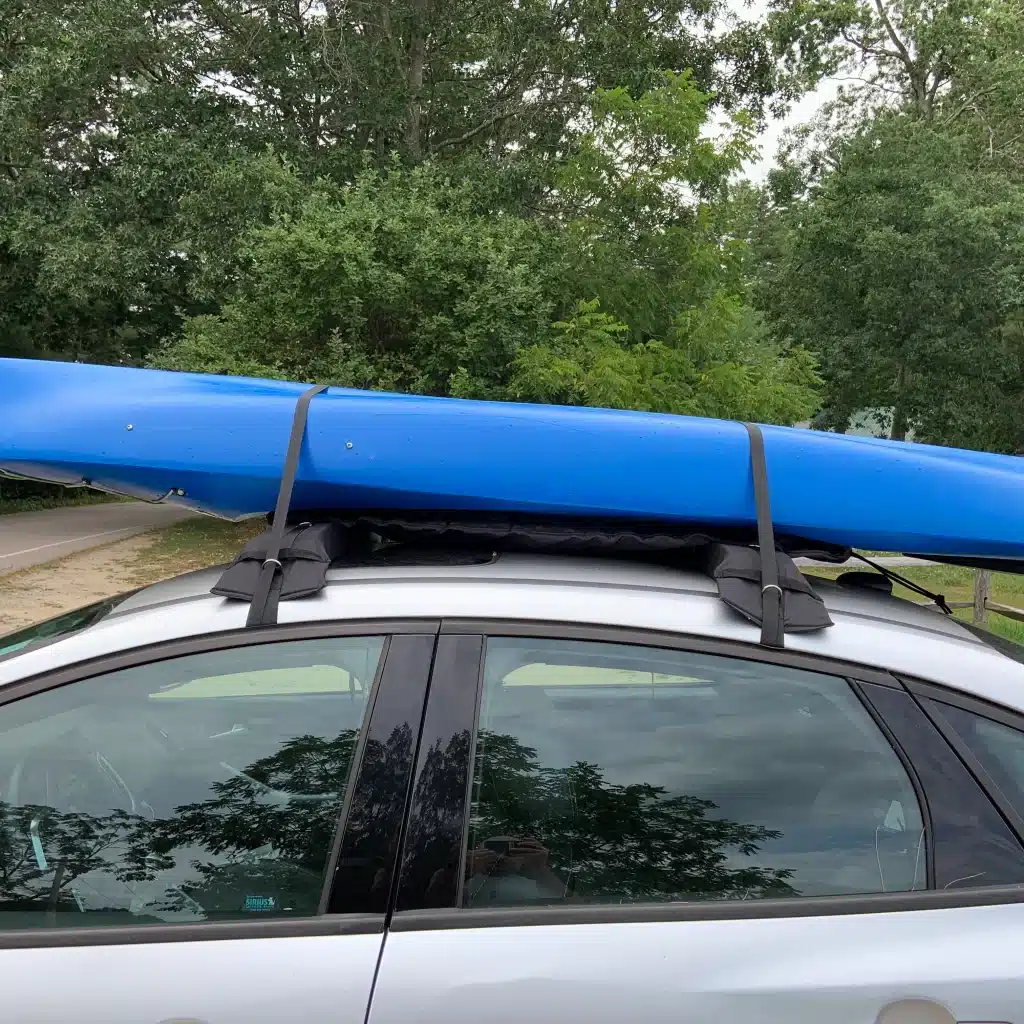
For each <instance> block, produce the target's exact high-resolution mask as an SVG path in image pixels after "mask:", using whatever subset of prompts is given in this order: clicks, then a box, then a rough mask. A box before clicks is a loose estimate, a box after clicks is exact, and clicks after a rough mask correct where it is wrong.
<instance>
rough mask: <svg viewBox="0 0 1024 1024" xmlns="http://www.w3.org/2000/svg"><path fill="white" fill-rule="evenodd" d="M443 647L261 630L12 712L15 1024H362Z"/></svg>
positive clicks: (1, 961) (5, 802)
mask: <svg viewBox="0 0 1024 1024" xmlns="http://www.w3.org/2000/svg"><path fill="white" fill-rule="evenodd" d="M436 628H437V624H436V623H433V624H431V623H418V624H416V623H414V624H412V625H407V626H401V627H396V626H394V625H393V624H387V623H384V624H379V625H378V626H376V627H375V626H373V625H366V624H361V625H359V626H354V627H353V626H345V625H337V624H319V625H313V626H305V627H282V628H275V629H269V630H260V631H258V632H253V631H249V632H241V633H238V634H232V635H227V636H219V637H216V638H205V639H202V640H194V641H187V642H179V643H174V644H167V645H162V646H159V647H155V648H152V649H149V650H147V651H144V652H135V653H132V654H130V655H126V656H121V657H114V658H111V659H107V660H105V661H103V662H99V663H94V664H92V665H89V666H84V667H80V668H77V669H73V670H67V671H61V672H60V673H57V674H55V675H51V676H48V677H43V678H36V679H33V680H30V681H28V682H24V683H16V684H12V685H11V686H9V687H6V688H4V689H3V690H2V691H0V702H2V703H0V809H2V815H0V977H2V980H3V988H4V1005H5V1008H6V1015H7V1016H8V1018H9V1019H11V1020H16V1021H18V1022H19V1024H42V1022H44V1021H45V1022H52V1021H57V1020H69V1021H70V1020H75V1021H78V1022H82V1024H85V1022H88V1024H100V1022H102V1024H129V1022H131V1024H141V1022H146V1021H151V1022H153V1024H157V1022H169V1021H175V1022H179V1024H180V1022H203V1024H281V1022H282V1021H289V1020H301V1021H303V1022H304V1024H363V1022H364V1021H365V1016H366V1012H367V1006H368V1002H369V996H370V991H371V988H372V984H373V978H374V973H375V970H376V967H377V963H378V960H379V956H380V951H381V945H382V942H383V935H384V920H385V911H386V909H387V901H388V896H389V893H390V891H391V888H392V878H393V876H394V871H395V866H396V864H397V857H398V849H399V847H398V843H399V837H400V833H401V825H402V821H403V818H404V815H405V811H406V800H407V796H408V788H409V784H410V781H411V778H412V771H413V767H414V747H415V741H416V737H417V736H418V731H419V727H420V724H421V718H422V712H423V704H424V699H425V693H426V685H427V681H428V679H429V671H430V665H431V659H432V657H433V648H434V643H435V633H436ZM343 822H344V827H342V824H343Z"/></svg>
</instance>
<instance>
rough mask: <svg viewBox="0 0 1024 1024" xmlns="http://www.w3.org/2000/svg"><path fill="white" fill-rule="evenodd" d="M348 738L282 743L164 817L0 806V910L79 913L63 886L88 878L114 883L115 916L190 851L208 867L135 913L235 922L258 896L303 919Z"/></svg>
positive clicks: (318, 881)
mask: <svg viewBox="0 0 1024 1024" xmlns="http://www.w3.org/2000/svg"><path fill="white" fill-rule="evenodd" d="M357 739H358V732H357V730H352V729H350V730H345V731H343V732H342V733H340V734H339V735H338V737H337V738H335V739H333V740H325V739H322V738H320V737H316V736H309V735H307V736H300V737H296V738H294V739H291V740H289V741H288V742H286V743H285V744H284V745H283V746H282V747H281V748H280V750H278V751H277V753H275V754H272V755H269V756H267V757H264V758H261V759H259V760H257V761H255V762H253V763H252V764H251V765H249V766H248V767H247V768H245V769H244V771H241V772H240V773H239V774H238V775H236V776H235V777H233V778H231V779H228V780H226V781H223V782H214V783H212V784H211V785H210V789H211V791H212V796H211V797H210V798H209V799H207V800H204V801H201V802H197V803H191V804H185V805H182V806H179V807H178V808H177V809H176V811H175V815H174V817H172V818H167V819H156V820H151V819H149V818H146V817H143V816H141V815H137V814H129V813H128V812H126V811H123V810H115V811H112V812H111V813H109V814H106V815H90V814H85V813H82V812H65V811H58V810H56V809H54V808H51V807H38V806H24V807H11V806H3V805H0V807H2V811H3V813H2V814H0V911H16V910H32V911H42V910H47V909H49V910H53V911H57V910H76V909H79V907H78V904H77V901H76V899H75V896H74V885H75V883H76V881H79V882H80V880H82V879H83V876H85V875H89V876H93V877H95V875H96V874H97V873H101V874H103V875H105V876H107V878H108V880H112V881H114V882H117V883H121V885H123V886H124V887H125V888H124V890H123V893H124V896H123V900H121V901H117V902H118V903H119V904H120V905H118V906H116V907H111V908H109V909H119V910H125V909H127V908H128V905H129V904H130V903H131V902H132V898H133V895H136V900H138V897H137V894H136V893H135V892H134V890H138V892H142V891H143V888H144V884H145V883H152V882H154V881H156V880H157V878H158V875H159V873H160V872H163V871H170V870H173V869H175V868H176V867H178V866H179V865H178V860H179V859H180V855H178V856H176V854H177V851H178V850H180V849H181V848H186V847H191V848H192V851H193V852H194V851H195V850H200V851H204V852H206V853H207V854H209V855H211V857H212V858H215V859H204V858H197V859H193V860H192V861H191V862H190V863H189V865H188V871H187V877H185V878H183V879H182V880H181V882H180V883H179V885H178V886H175V887H174V888H169V889H167V890H166V891H163V892H161V893H160V894H159V896H157V895H156V894H155V893H154V894H153V897H152V898H151V899H149V900H148V901H143V904H141V905H142V906H143V907H144V909H143V913H144V912H145V908H148V909H149V910H150V911H151V912H153V913H156V912H164V913H166V912H168V911H179V912H180V911H189V912H191V913H193V914H205V913H226V914H237V913H241V912H245V911H246V910H247V909H248V908H247V902H246V901H247V899H249V898H250V897H259V896H260V895H261V894H263V893H268V892H272V893H273V894H274V896H275V903H274V909H275V910H285V909H292V910H294V911H296V912H301V913H310V914H312V913H315V912H316V909H317V905H318V903H319V898H320V891H321V887H322V880H323V870H324V866H325V864H326V862H327V858H328V854H329V851H330V848H331V843H332V841H333V838H334V834H335V829H336V826H337V821H338V815H339V812H340V809H341V803H342V799H343V790H344V786H345V783H346V780H347V778H348V771H349V768H350V766H351V763H352V758H353V753H354V750H355V745H356V742H357ZM398 742H401V739H400V738H399V740H398ZM405 742H406V744H411V737H407V738H406V739H405ZM387 756H388V753H387V751H383V752H382V753H381V757H383V758H384V759H385V760H386V758H387ZM378 760H379V759H378V758H377V756H376V754H375V753H374V754H372V755H371V758H370V762H371V763H373V764H376V762H377V761H378ZM380 770H381V771H385V770H386V767H385V766H384V765H381V768H380ZM33 822H35V826H34V828H33ZM33 833H34V834H35V835H36V836H37V837H38V848H39V850H40V851H42V854H43V857H44V859H45V863H46V867H45V868H44V867H41V866H40V863H39V859H38V854H37V850H36V848H35V847H34V846H33V843H32V835H33ZM103 888H106V886H104V887H103ZM108 898H109V897H108ZM137 905H139V904H138V903H137ZM94 906H95V903H92V904H91V905H90V908H89V909H92V908H93V907H94ZM97 909H100V908H98V907H97Z"/></svg>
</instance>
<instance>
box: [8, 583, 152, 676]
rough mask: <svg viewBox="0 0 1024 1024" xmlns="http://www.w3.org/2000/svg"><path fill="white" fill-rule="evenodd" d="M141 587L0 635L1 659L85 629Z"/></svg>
mask: <svg viewBox="0 0 1024 1024" xmlns="http://www.w3.org/2000/svg"><path fill="white" fill-rule="evenodd" d="M135 593H137V591H134V590H133V591H130V592H129V593H127V594H121V595H119V596H118V597H112V598H110V599H109V600H106V601H100V602H98V603H97V604H91V605H87V606H86V607H85V608H76V609H75V610H74V611H73V612H67V613H66V614H64V615H58V616H57V617H56V618H54V619H48V620H47V621H46V622H40V623H37V624H36V625H34V626H29V627H28V628H27V629H20V630H18V631H17V632H16V633H8V634H7V635H6V636H0V660H2V659H3V658H5V657H7V656H10V655H14V654H17V653H18V652H20V651H23V650H26V649H27V648H29V647H38V646H41V645H42V644H45V643H52V642H53V641H54V640H60V639H62V638H63V637H66V636H70V635H71V634H72V633H78V632H81V630H83V629H86V628H88V627H89V626H92V625H94V624H95V623H97V622H99V621H100V619H103V618H105V617H106V616H107V615H109V614H110V613H111V612H112V611H113V610H114V609H115V608H116V607H117V606H118V605H119V604H122V603H123V602H125V601H127V600H128V598H129V597H132V596H133V595H134V594H135Z"/></svg>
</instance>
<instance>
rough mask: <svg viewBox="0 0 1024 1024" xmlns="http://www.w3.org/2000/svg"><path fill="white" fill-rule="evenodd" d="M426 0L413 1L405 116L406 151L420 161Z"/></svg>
mask: <svg viewBox="0 0 1024 1024" xmlns="http://www.w3.org/2000/svg"><path fill="white" fill-rule="evenodd" d="M426 7H427V0H414V2H413V5H412V25H411V28H410V33H409V70H408V77H407V84H408V89H409V99H408V105H407V107H406V116H405V148H406V152H407V153H408V154H409V158H410V159H411V160H412V161H413V162H415V163H419V162H420V161H421V160H422V159H423V101H422V96H423V71H424V67H425V65H426V59H427V25H426V20H427V19H426Z"/></svg>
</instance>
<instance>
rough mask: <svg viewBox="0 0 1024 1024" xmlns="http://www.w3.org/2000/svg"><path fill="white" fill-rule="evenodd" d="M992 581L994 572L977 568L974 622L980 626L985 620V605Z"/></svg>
mask: <svg viewBox="0 0 1024 1024" xmlns="http://www.w3.org/2000/svg"><path fill="white" fill-rule="evenodd" d="M991 583H992V573H991V572H990V571H989V570H988V569H976V570H975V572H974V624H975V625H976V626H980V625H982V624H983V623H984V622H985V605H986V603H987V601H988V591H989V587H990V585H991Z"/></svg>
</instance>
